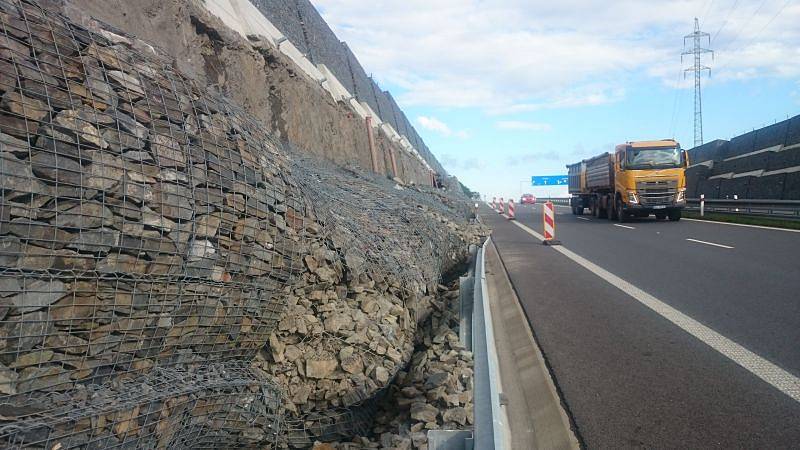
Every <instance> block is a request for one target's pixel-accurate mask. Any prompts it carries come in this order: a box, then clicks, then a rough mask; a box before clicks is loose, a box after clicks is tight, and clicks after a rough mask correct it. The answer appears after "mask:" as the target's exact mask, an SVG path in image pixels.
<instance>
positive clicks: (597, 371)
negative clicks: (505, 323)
mask: <svg viewBox="0 0 800 450" xmlns="http://www.w3.org/2000/svg"><path fill="white" fill-rule="evenodd" d="M557 213H558V214H557V216H556V236H557V238H558V239H559V240H561V241H562V242H563V244H564V247H566V248H568V249H569V250H571V251H572V252H574V253H577V254H578V255H580V256H582V257H583V258H585V259H587V260H589V261H590V262H592V263H594V264H596V265H597V266H600V267H601V268H602V269H605V270H606V271H608V272H610V273H612V274H614V275H616V276H617V277H619V278H621V279H623V280H625V281H627V282H628V283H630V284H632V285H634V286H635V287H638V288H639V289H641V290H643V291H645V292H646V293H647V294H650V295H652V296H654V297H656V298H657V299H658V300H660V301H661V302H663V303H665V304H667V305H669V306H671V307H672V308H674V309H675V310H677V311H679V312H680V313H683V314H685V315H686V316H689V317H690V318H692V319H694V320H696V321H697V322H700V324H702V325H705V327H708V328H710V329H711V330H713V331H715V332H717V333H719V334H721V335H722V336H724V337H726V338H728V339H730V340H732V341H734V342H735V343H737V344H739V345H741V346H743V347H745V348H746V349H747V350H749V351H751V352H753V353H755V354H756V355H757V356H759V357H761V358H763V359H764V360H767V361H769V362H771V363H773V364H774V365H775V366H777V367H778V368H780V369H783V370H785V371H786V372H788V373H789V374H790V376H793V377H798V376H800V233H792V232H787V231H778V230H767V229H761V228H751V227H738V226H732V225H725V224H715V223H705V222H695V221H685V220H682V221H680V222H677V223H675V222H656V221H655V220H654V219H649V220H647V219H643V220H636V221H633V222H630V223H626V224H624V225H625V227H621V226H616V225H614V222H611V221H608V220H604V219H594V218H590V217H588V216H585V217H583V218H582V219H580V218H578V217H576V216H573V215H572V214H571V213H570V211H569V209H568V208H557ZM482 215H483V216H484V220H485V221H486V222H487V223H488V224H489V225H490V226H491V227H492V228H493V230H494V232H493V235H492V236H493V237H492V239H493V240H494V242H495V245H496V246H497V249H498V251H499V253H500V255H501V258H502V259H503V262H504V264H505V266H506V269H507V271H508V273H509V277H510V279H511V281H512V283H513V285H514V288H515V290H516V291H517V294H518V296H519V297H520V301H521V302H522V304H523V309H524V310H525V312H526V314H527V316H528V320H529V321H530V323H531V326H532V328H533V332H534V334H535V335H536V338H537V340H538V342H539V345H540V346H541V348H542V351H543V353H544V354H545V357H546V358H547V361H548V364H549V366H550V369H551V371H552V373H553V375H554V377H555V381H556V383H557V385H558V387H559V389H560V391H561V395H562V399H563V401H564V403H565V405H566V407H567V409H568V411H569V413H570V414H571V416H572V418H573V420H574V423H575V426H576V428H577V432H578V434H579V437H580V438H581V439H582V441H583V442H584V443H585V445H586V446H587V447H588V448H630V447H641V448H798V447H800V403H798V401H797V400H795V399H793V398H792V397H790V396H789V395H787V394H785V393H784V392H782V391H781V390H779V389H778V388H776V387H775V386H774V385H773V384H769V383H767V382H765V381H763V380H762V379H761V378H759V377H757V376H756V375H754V374H753V373H752V372H751V371H748V370H746V369H745V368H743V367H742V366H740V365H739V364H737V363H736V362H734V361H733V360H731V359H729V357H727V356H725V355H723V354H722V353H720V352H719V351H717V350H715V349H714V348H712V347H711V346H709V345H707V344H706V343H704V342H703V341H702V340H701V339H699V338H697V337H695V336H693V335H691V334H689V333H688V332H686V331H684V329H682V328H680V327H678V326H676V325H675V324H674V323H672V322H670V321H669V320H667V319H666V318H665V317H663V316H662V315H660V314H658V313H656V312H655V311H653V310H652V309H650V308H648V307H646V306H645V305H643V304H642V303H640V302H639V301H637V300H635V299H634V298H633V297H631V296H630V295H629V294H627V293H625V292H623V291H622V290H620V289H619V288H618V287H616V286H615V285H613V284H611V283H609V282H608V281H606V280H604V279H602V278H601V277H599V276H598V275H597V274H595V273H593V272H591V271H589V270H587V269H586V268H584V267H582V266H580V265H578V264H577V263H576V262H574V261H573V260H571V259H568V258H567V257H566V256H564V255H562V254H561V253H558V252H556V251H555V250H554V249H552V248H549V247H546V246H543V245H541V243H540V242H539V241H538V240H536V239H535V238H534V237H532V236H531V235H529V234H528V233H526V232H525V231H523V230H522V229H520V228H518V227H517V226H515V225H512V224H510V223H509V222H508V221H507V220H506V219H504V218H503V217H501V216H499V215H497V214H496V213H492V212H490V211H489V209H488V208H484V209H483V210H482ZM517 219H518V221H519V222H520V223H523V224H526V225H528V226H529V227H530V228H532V229H534V230H536V231H539V232H541V228H542V225H541V224H542V221H541V208H540V207H539V206H538V205H537V206H536V207H535V208H531V207H530V206H524V207H518V208H517Z"/></svg>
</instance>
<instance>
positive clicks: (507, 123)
mask: <svg viewBox="0 0 800 450" xmlns="http://www.w3.org/2000/svg"><path fill="white" fill-rule="evenodd" d="M494 126H495V127H497V128H499V129H501V130H526V131H550V130H552V129H553V128H552V127H551V126H550V124H548V123H539V122H525V121H520V120H501V121H498V122H495V124H494Z"/></svg>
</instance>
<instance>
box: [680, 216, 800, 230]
mask: <svg viewBox="0 0 800 450" xmlns="http://www.w3.org/2000/svg"><path fill="white" fill-rule="evenodd" d="M683 220H689V221H692V222H704V223H713V224H717V225H731V226H734V227H746V228H761V229H762V230H773V231H788V232H790V233H800V230H794V229H791V228H778V227H765V226H763V225H749V224H746V223H731V222H720V221H718V220H702V219H687V218H684V219H683Z"/></svg>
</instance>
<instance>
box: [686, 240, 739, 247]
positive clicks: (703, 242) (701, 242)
mask: <svg viewBox="0 0 800 450" xmlns="http://www.w3.org/2000/svg"><path fill="white" fill-rule="evenodd" d="M686 240H687V241H692V242H697V243H698V244H706V245H713V246H714V247H722V248H733V247H731V246H730V245H722V244H715V243H713V242H706V241H701V240H699V239H692V238H686Z"/></svg>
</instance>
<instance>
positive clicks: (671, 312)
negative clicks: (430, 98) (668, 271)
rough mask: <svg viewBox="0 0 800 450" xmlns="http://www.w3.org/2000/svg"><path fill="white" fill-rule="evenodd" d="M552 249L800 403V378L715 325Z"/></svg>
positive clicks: (573, 255)
mask: <svg viewBox="0 0 800 450" xmlns="http://www.w3.org/2000/svg"><path fill="white" fill-rule="evenodd" d="M514 224H515V225H516V226H518V227H520V228H521V229H522V230H524V231H525V232H527V233H528V234H530V235H531V236H533V237H535V238H536V239H539V240H543V239H544V236H542V235H541V234H539V233H537V232H535V231H533V230H532V229H530V228H529V227H527V226H525V225H523V224H521V223H519V222H514ZM552 248H553V249H554V250H555V251H557V252H559V253H561V254H562V255H564V256H566V257H567V258H569V259H571V260H572V261H574V262H576V263H578V264H579V265H581V266H583V267H584V268H586V269H587V270H589V271H590V272H592V273H594V274H595V275H597V276H598V277H600V278H602V279H603V280H605V281H607V282H608V283H609V284H611V285H612V286H615V287H616V288H617V289H619V290H621V291H622V292H624V293H626V294H628V295H629V296H631V297H632V298H633V299H634V300H636V301H638V302H639V303H641V304H643V305H644V306H647V307H648V308H650V309H652V310H653V311H655V312H656V313H657V314H659V315H660V316H661V317H663V318H665V319H667V320H669V321H670V322H672V323H673V324H674V325H676V326H677V327H678V328H680V329H682V330H683V331H685V332H687V333H689V334H691V335H692V336H694V337H695V338H697V339H698V340H700V341H701V342H703V343H704V344H706V345H708V346H709V347H711V348H712V349H714V350H716V351H717V352H719V353H720V354H722V355H723V356H725V357H726V358H728V359H730V360H731V361H733V362H735V363H736V364H738V365H740V366H742V367H743V368H744V369H746V370H747V371H748V372H750V373H752V374H753V375H755V376H757V377H758V378H761V379H762V380H764V381H766V382H767V383H769V384H770V385H771V386H772V387H774V388H775V389H778V390H779V391H781V392H783V393H784V394H786V395H787V396H789V397H790V398H791V399H792V400H794V401H796V402H799V403H800V378H798V377H796V376H794V375H792V374H791V373H789V372H787V371H785V370H783V369H781V368H780V367H778V366H777V365H775V364H773V363H771V362H769V361H768V360H766V359H764V358H762V357H761V356H759V355H757V354H755V353H753V352H751V351H750V350H748V349H746V348H745V347H743V346H741V345H739V344H737V343H736V342H734V341H732V340H730V339H728V338H726V337H725V336H723V335H721V334H719V333H717V332H716V331H714V330H712V329H711V328H708V327H707V326H705V325H703V324H702V323H700V322H698V321H696V320H694V319H692V318H691V317H689V316H687V315H686V314H683V313H682V312H680V311H678V310H677V309H675V308H673V307H671V306H669V305H667V304H666V303H664V302H662V301H661V300H659V299H657V298H656V297H654V296H652V295H650V294H648V293H647V292H645V291H643V290H641V289H639V288H637V287H636V286H634V285H632V284H631V283H628V282H627V281H625V280H623V279H622V278H620V277H618V276H616V275H614V274H613V273H611V272H609V271H607V270H605V269H603V268H602V267H600V266H598V265H597V264H595V263H593V262H591V261H589V260H587V259H586V258H584V257H582V256H580V255H578V254H577V253H574V252H573V251H571V250H569V249H567V248H566V247H564V246H563V245H558V246H554V247H552Z"/></svg>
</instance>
